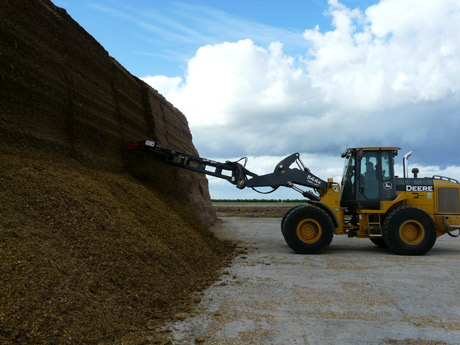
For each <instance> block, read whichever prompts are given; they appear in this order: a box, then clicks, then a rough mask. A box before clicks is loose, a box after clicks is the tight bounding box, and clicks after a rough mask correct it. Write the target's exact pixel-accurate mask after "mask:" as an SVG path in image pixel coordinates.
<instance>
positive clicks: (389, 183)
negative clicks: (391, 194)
mask: <svg viewBox="0 0 460 345" xmlns="http://www.w3.org/2000/svg"><path fill="white" fill-rule="evenodd" d="M391 188H393V185H392V184H391V182H384V183H383V189H391Z"/></svg>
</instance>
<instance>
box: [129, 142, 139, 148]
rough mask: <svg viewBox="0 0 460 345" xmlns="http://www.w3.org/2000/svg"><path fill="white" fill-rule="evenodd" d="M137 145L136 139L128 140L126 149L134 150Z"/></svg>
mask: <svg viewBox="0 0 460 345" xmlns="http://www.w3.org/2000/svg"><path fill="white" fill-rule="evenodd" d="M137 145H139V144H138V143H137V141H133V140H130V141H129V144H128V149H130V150H135V149H136V148H137Z"/></svg>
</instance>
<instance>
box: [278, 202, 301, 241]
mask: <svg viewBox="0 0 460 345" xmlns="http://www.w3.org/2000/svg"><path fill="white" fill-rule="evenodd" d="M302 206H304V205H296V206H293V207H291V208H290V209H289V210H287V212H286V213H285V214H284V216H283V218H282V219H281V234H282V235H283V237H284V222H285V221H286V217H287V216H288V214H289V213H291V212H292V211H293V210H294V209H296V208H297V207H302Z"/></svg>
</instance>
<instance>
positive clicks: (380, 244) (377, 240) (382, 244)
mask: <svg viewBox="0 0 460 345" xmlns="http://www.w3.org/2000/svg"><path fill="white" fill-rule="evenodd" d="M369 239H370V240H371V242H372V243H374V244H375V245H376V246H378V247H380V248H388V246H387V244H386V243H385V240H384V239H383V237H371V238H369Z"/></svg>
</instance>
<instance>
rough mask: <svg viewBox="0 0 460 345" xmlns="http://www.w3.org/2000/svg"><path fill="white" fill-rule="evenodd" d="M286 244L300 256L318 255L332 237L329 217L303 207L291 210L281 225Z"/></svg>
mask: <svg viewBox="0 0 460 345" xmlns="http://www.w3.org/2000/svg"><path fill="white" fill-rule="evenodd" d="M283 230H284V231H283V235H284V239H285V240H286V243H287V244H288V246H289V247H291V248H292V249H293V250H294V251H296V252H297V253H300V254H320V253H322V252H323V250H324V249H326V248H327V247H328V246H329V244H330V243H331V241H332V237H333V236H334V227H333V225H332V220H331V218H330V217H329V215H328V214H327V213H326V212H324V211H323V210H322V209H320V208H318V207H315V206H310V205H305V206H299V207H296V208H294V209H292V210H291V212H289V213H288V215H287V216H286V219H285V221H284V225H283Z"/></svg>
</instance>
